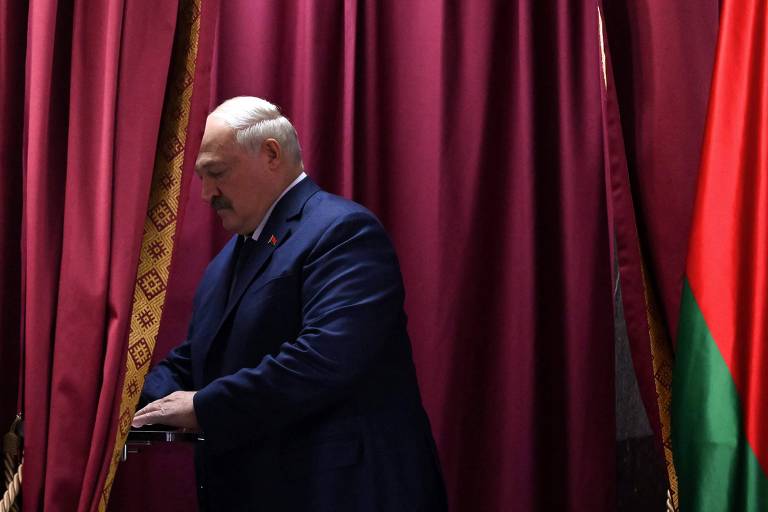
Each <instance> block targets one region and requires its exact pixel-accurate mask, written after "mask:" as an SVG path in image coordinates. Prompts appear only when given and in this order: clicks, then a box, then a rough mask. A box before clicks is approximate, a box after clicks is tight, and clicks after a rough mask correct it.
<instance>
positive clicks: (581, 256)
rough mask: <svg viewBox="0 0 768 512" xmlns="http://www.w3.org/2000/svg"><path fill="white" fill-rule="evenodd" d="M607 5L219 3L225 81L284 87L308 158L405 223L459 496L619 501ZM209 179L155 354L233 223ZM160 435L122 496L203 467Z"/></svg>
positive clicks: (414, 305) (193, 209)
mask: <svg viewBox="0 0 768 512" xmlns="http://www.w3.org/2000/svg"><path fill="white" fill-rule="evenodd" d="M597 19H598V17H597V6H596V4H595V3H594V2H591V1H585V2H572V1H567V0H561V1H557V2H538V1H534V0H527V1H520V2H494V1H490V0H486V1H473V2H449V1H432V2H376V1H373V0H370V1H366V0H357V1H356V0H335V1H328V2H322V5H321V4H320V3H318V2H313V1H310V0H296V1H291V2H284V1H278V0H271V1H261V2H249V1H245V0H231V1H227V2H222V7H221V13H220V20H219V29H218V46H217V48H218V52H217V55H216V67H215V73H214V75H215V79H216V87H215V95H214V96H215V100H216V101H221V100H223V99H225V98H228V97H231V96H234V95H238V94H252V95H258V96H263V97H266V98H269V99H270V100H272V101H274V102H276V103H278V104H279V105H280V106H281V107H282V108H283V110H284V111H285V112H286V113H287V115H288V116H289V117H291V119H292V120H293V121H294V123H295V124H296V126H297V129H298V132H299V136H300V139H301V141H302V145H303V149H304V155H305V164H306V167H307V169H308V172H309V174H310V175H311V176H312V177H313V178H314V179H315V180H317V181H318V182H319V183H320V184H321V185H322V186H323V187H325V188H326V189H328V190H330V191H333V192H336V193H340V194H343V195H346V196H348V197H352V198H353V199H355V200H357V201H359V202H361V203H363V204H364V205H366V206H368V207H369V208H371V209H372V210H373V211H374V212H375V213H376V214H377V215H378V216H379V217H380V218H381V220H382V221H383V223H384V224H385V226H386V227H387V229H388V231H389V232H390V234H391V235H392V237H393V239H394V242H395V245H396V246H397V249H398V253H399V256H400V259H401V264H402V269H403V273H404V277H405V281H406V289H407V309H408V313H409V317H410V324H409V329H410V333H411V336H412V339H413V345H414V356H415V360H416V364H417V370H418V374H419V380H420V383H421V388H422V392H423V395H424V399H425V403H426V406H427V409H428V412H429V415H430V418H431V420H432V424H433V429H434V431H435V435H436V438H437V442H438V445H439V449H440V455H441V458H442V462H443V468H444V471H445V477H446V481H447V485H448V491H449V494H450V500H451V507H452V510H457V511H459V510H466V511H475V510H551V509H558V510H615V507H616V505H615V498H614V488H615V473H614V461H615V455H614V420H613V407H614V394H613V378H614V375H613V357H614V355H613V319H612V313H611V311H612V305H611V259H610V249H609V240H608V221H607V216H606V202H605V182H604V175H603V172H604V171H603V153H602V152H603V145H602V128H601V99H600V87H601V85H600V80H601V74H600V57H599V55H600V53H599V48H598V26H597ZM195 186H196V184H195V183H194V182H193V185H192V187H193V188H192V192H191V195H192V197H191V201H190V204H189V206H188V208H187V211H186V213H185V215H186V219H185V222H184V225H183V227H182V234H181V237H180V239H179V241H178V243H179V247H178V249H179V252H180V254H183V255H184V257H183V259H181V258H180V259H179V260H178V261H177V262H175V263H174V269H173V271H172V276H171V282H170V284H169V297H168V305H167V308H168V309H167V310H166V316H165V321H164V324H163V327H162V329H161V338H160V340H159V345H158V349H157V353H156V356H157V357H161V356H162V355H163V354H164V353H165V352H167V350H168V349H169V348H170V347H171V346H173V345H174V344H176V343H178V342H179V341H180V340H181V339H182V338H183V336H184V330H185V327H186V326H185V324H186V321H187V319H188V318H189V312H190V307H191V306H190V303H191V294H192V290H193V287H194V284H195V283H196V282H197V280H198V279H199V277H200V274H201V272H202V270H203V268H204V266H205V264H206V262H207V261H208V260H209V259H210V257H211V256H212V255H213V254H215V252H216V251H217V250H218V248H219V247H220V246H221V243H222V241H223V240H224V239H225V238H226V237H227V235H226V234H225V233H223V232H221V228H220V227H219V225H218V224H219V223H218V221H217V219H215V218H214V217H213V216H211V214H210V212H209V208H208V207H207V206H205V205H203V204H202V203H200V202H199V201H198V200H197V199H196V196H198V195H199V191H197V190H195ZM151 451H152V450H148V451H147V452H146V453H143V454H141V455H138V456H136V457H135V458H134V459H133V461H132V460H131V458H130V457H129V460H128V462H127V463H126V465H125V467H126V468H128V467H129V465H133V466H132V467H133V468H139V467H141V468H143V469H144V474H143V475H139V473H140V471H138V470H136V471H135V472H134V473H133V475H134V478H135V479H134V480H133V481H129V479H128V476H129V475H128V472H127V471H124V472H123V473H122V475H121V474H118V482H116V484H115V490H114V492H115V493H117V492H118V487H119V488H120V489H123V490H124V492H125V494H124V496H125V498H124V499H125V500H127V499H129V497H128V496H129V495H128V492H129V489H134V490H135V489H136V488H137V487H141V488H143V489H145V490H146V489H147V485H150V486H159V485H162V484H159V483H158V481H160V482H169V483H170V482H177V484H176V485H179V484H178V481H179V480H180V479H187V480H186V482H187V483H184V484H183V486H184V488H186V489H190V488H191V484H190V483H188V482H191V478H192V471H191V468H189V467H185V468H182V467H180V466H177V467H178V468H179V469H178V470H177V473H176V474H174V475H172V476H168V475H162V474H159V473H158V472H156V471H154V470H153V469H152V467H151V465H150V464H149V463H148V462H146V461H149V460H151V457H153V456H156V457H158V458H159V459H158V460H160V459H161V458H162V456H163V454H158V453H155V454H154V455H151V454H150V452H151ZM175 456H176V457H178V458H179V459H178V460H180V461H181V460H183V461H186V463H187V464H188V463H189V458H188V457H189V454H188V453H181V454H177V455H175ZM142 460H143V461H144V462H141V461H142ZM147 471H153V474H152V475H153V476H152V483H150V484H147V479H148V477H147ZM182 471H184V472H185V473H182ZM139 478H141V479H140V480H139ZM121 479H122V480H121ZM150 492H151V489H150ZM116 496H117V495H116V494H115V497H116ZM138 499H146V500H147V502H151V503H153V505H154V507H156V508H158V509H160V508H165V509H168V510H172V509H174V507H176V506H178V503H176V502H172V501H166V500H165V499H164V496H163V495H161V494H160V492H159V491H157V489H156V488H155V494H154V495H153V496H151V498H150V497H146V496H145V497H144V498H138ZM189 502H191V499H190V500H189ZM115 503H116V502H114V501H113V505H114V506H117V505H116V504H115ZM183 503H188V502H183ZM124 507H126V508H125V509H126V510H128V504H127V503H126V504H125V505H124Z"/></svg>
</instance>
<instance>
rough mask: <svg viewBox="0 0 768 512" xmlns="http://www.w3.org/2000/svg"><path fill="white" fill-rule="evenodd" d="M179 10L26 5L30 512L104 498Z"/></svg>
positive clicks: (127, 0) (90, 506)
mask: <svg viewBox="0 0 768 512" xmlns="http://www.w3.org/2000/svg"><path fill="white" fill-rule="evenodd" d="M177 9H178V2H176V1H164V2H159V3H156V4H154V5H153V8H152V9H151V10H149V9H146V4H145V3H144V2H141V1H139V0H121V1H116V2H104V3H96V4H94V3H92V2H85V1H80V0H74V1H60V2H42V1H35V0H33V1H32V2H30V4H29V25H28V29H27V45H26V89H25V93H24V98H25V101H24V105H25V118H24V119H25V128H24V148H23V157H24V162H25V167H24V175H25V183H24V193H23V201H24V218H23V233H24V234H23V237H24V238H23V244H22V253H23V256H22V258H23V259H22V261H23V280H24V284H23V289H24V296H23V299H22V307H23V311H24V323H23V326H22V336H23V339H24V345H25V347H26V361H25V367H24V375H25V376H24V385H25V391H26V396H25V402H24V411H25V416H26V422H25V426H26V431H25V434H26V436H25V443H26V444H25V457H26V464H25V479H24V484H23V486H24V487H23V496H24V507H25V510H42V509H44V510H46V511H49V510H51V511H56V510H62V511H64V510H66V511H72V510H78V511H91V510H96V509H98V507H99V502H100V500H101V498H102V489H101V488H100V484H101V483H102V482H103V478H104V472H105V468H104V464H105V461H106V463H108V462H109V461H110V460H111V458H112V444H113V442H114V432H115V427H116V423H117V417H116V414H115V412H116V404H118V403H119V397H120V385H121V384H122V381H121V379H122V374H123V373H122V371H121V370H122V368H123V367H124V364H125V357H126V350H127V344H126V336H127V333H128V327H129V323H128V320H129V315H130V312H131V298H132V291H133V287H134V283H135V281H136V269H137V262H138V255H139V247H140V243H141V239H142V234H143V230H142V225H143V221H144V217H145V215H146V212H147V201H148V198H149V193H150V185H151V179H152V167H153V161H154V158H155V150H156V145H157V140H158V130H159V126H160V114H161V111H162V107H163V91H164V90H165V83H166V79H167V76H168V68H169V62H170V55H171V45H172V41H173V35H174V29H175V26H176V17H177Z"/></svg>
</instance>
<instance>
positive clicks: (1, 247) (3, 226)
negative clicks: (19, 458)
mask: <svg viewBox="0 0 768 512" xmlns="http://www.w3.org/2000/svg"><path fill="white" fill-rule="evenodd" d="M26 21H27V11H26V6H25V5H23V3H21V2H5V1H4V2H1V3H0V34H2V40H0V77H2V79H1V80H0V431H2V432H3V433H4V432H6V429H7V428H8V427H9V426H10V424H11V421H12V420H13V417H14V415H15V414H16V413H17V412H18V409H19V406H20V404H17V396H18V379H19V371H18V369H19V351H20V343H19V341H20V339H19V322H20V304H21V252H20V247H21V205H22V201H21V196H22V180H23V176H22V170H21V158H22V154H21V151H20V148H21V145H22V140H23V138H22V134H23V128H24V103H23V102H21V101H19V98H22V97H24V57H25V51H24V48H25V37H26V33H25V30H24V27H25V25H26Z"/></svg>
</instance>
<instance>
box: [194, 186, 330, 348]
mask: <svg viewBox="0 0 768 512" xmlns="http://www.w3.org/2000/svg"><path fill="white" fill-rule="evenodd" d="M318 190H320V189H319V187H318V186H317V185H316V184H315V182H314V181H312V180H311V179H310V178H309V177H306V178H304V179H303V180H302V181H301V182H299V183H298V184H297V185H296V186H294V187H293V188H292V189H291V190H289V191H288V192H287V193H286V194H285V195H284V196H283V197H282V199H280V202H278V203H277V205H276V206H275V209H274V210H272V215H270V217H269V220H268V221H267V224H266V225H265V226H264V230H263V231H262V232H261V234H260V235H259V238H258V240H256V244H257V246H256V248H255V249H254V250H253V252H252V253H251V254H250V255H249V256H248V260H247V261H245V263H244V264H243V275H242V277H241V278H240V279H238V282H237V284H236V287H235V289H234V290H232V294H231V296H230V297H229V301H228V302H227V295H228V293H227V292H228V290H229V283H230V280H229V279H226V277H227V276H231V272H232V270H231V269H232V267H234V262H231V264H230V266H229V267H230V270H229V274H227V276H222V278H221V279H220V282H217V283H216V288H217V291H216V292H215V293H217V295H216V297H217V298H218V297H219V296H223V304H225V305H226V307H225V308H224V309H223V314H221V316H219V317H218V319H219V321H218V325H217V327H216V330H215V331H213V333H212V335H211V338H210V339H209V340H207V344H206V346H205V347H204V349H203V352H204V356H203V358H202V360H205V358H206V357H207V353H208V350H209V349H210V344H211V342H212V341H213V340H214V339H216V337H217V336H218V335H219V332H220V331H221V328H222V326H223V325H224V323H225V322H226V321H227V319H228V318H229V316H230V315H231V314H232V313H233V311H234V310H235V309H236V306H237V304H238V303H239V302H240V299H241V297H242V296H243V294H244V293H245V291H246V290H247V289H248V288H249V287H250V286H251V284H253V282H254V281H256V280H257V279H258V277H259V276H260V275H262V274H263V272H264V270H265V269H266V267H267V266H268V263H269V261H270V258H271V256H272V253H273V252H274V251H275V250H276V249H277V248H278V247H280V246H281V245H282V244H283V243H284V242H285V241H286V240H288V238H289V237H290V236H291V232H292V230H293V228H294V225H295V224H296V223H298V222H299V220H300V218H301V213H302V210H303V208H304V205H305V204H306V202H307V200H309V198H310V197H312V196H313V195H314V194H315V193H316V192H317V191H318ZM227 247H228V248H229V251H230V253H232V252H233V251H234V243H232V247H229V244H228V245H227ZM229 259H230V260H231V259H232V258H231V257H230V258H229ZM219 303H220V302H218V301H217V304H219ZM219 311H222V310H221V309H217V312H219ZM211 318H216V317H211Z"/></svg>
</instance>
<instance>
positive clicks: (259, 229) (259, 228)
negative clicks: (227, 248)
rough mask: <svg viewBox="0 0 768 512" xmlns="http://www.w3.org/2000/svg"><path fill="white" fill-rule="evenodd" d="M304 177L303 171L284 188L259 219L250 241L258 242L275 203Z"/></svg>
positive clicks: (305, 175) (305, 174)
mask: <svg viewBox="0 0 768 512" xmlns="http://www.w3.org/2000/svg"><path fill="white" fill-rule="evenodd" d="M306 177H307V173H306V172H304V171H302V172H301V174H299V175H298V176H297V177H296V179H295V180H293V182H291V184H290V185H288V186H287V187H286V188H285V190H283V192H282V194H280V196H279V197H278V198H277V199H275V202H274V203H272V206H270V207H269V210H267V213H266V214H265V215H264V218H263V219H261V222H260V223H259V225H258V226H257V227H256V230H255V231H254V232H253V235H251V238H252V239H254V240H258V239H259V236H260V235H261V232H262V231H264V226H266V225H267V221H268V220H269V217H270V215H272V210H274V209H275V206H277V203H279V202H280V200H281V199H282V198H283V196H284V195H285V194H287V193H288V191H289V190H291V189H292V188H293V187H295V186H296V185H298V184H299V183H300V182H301V180H303V179H304V178H306Z"/></svg>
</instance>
